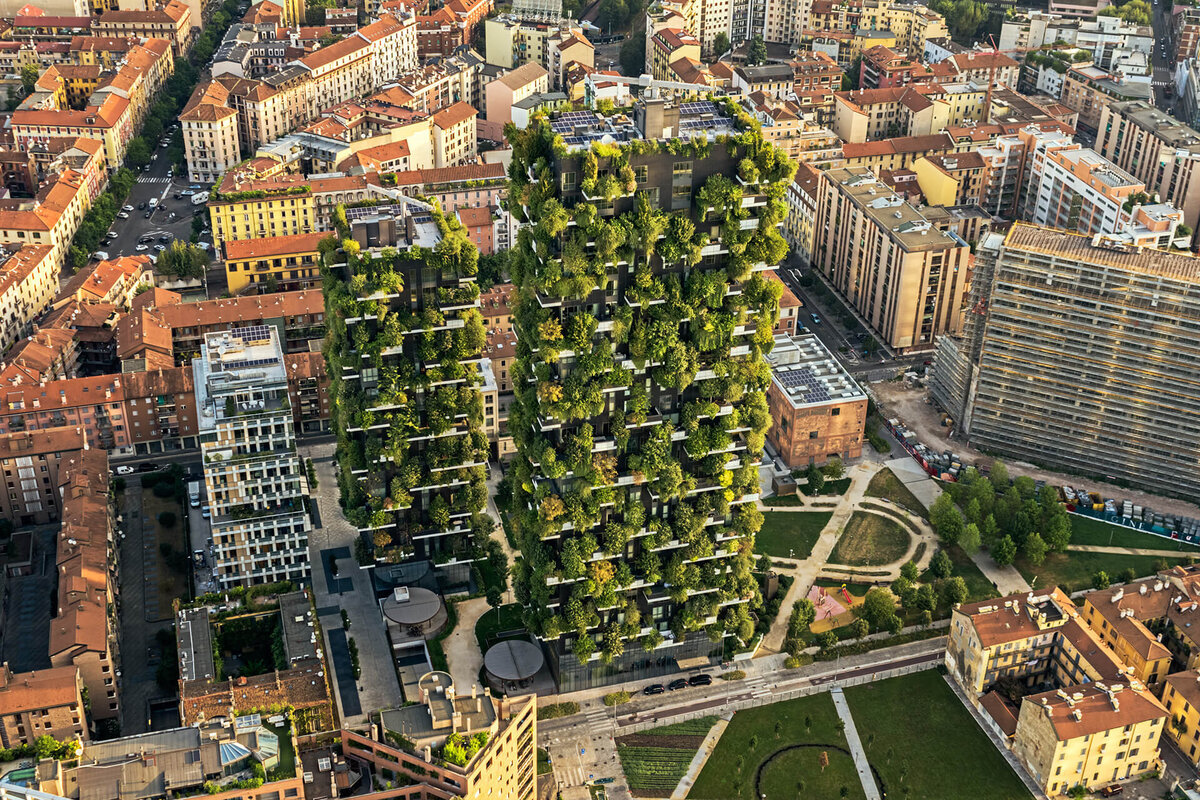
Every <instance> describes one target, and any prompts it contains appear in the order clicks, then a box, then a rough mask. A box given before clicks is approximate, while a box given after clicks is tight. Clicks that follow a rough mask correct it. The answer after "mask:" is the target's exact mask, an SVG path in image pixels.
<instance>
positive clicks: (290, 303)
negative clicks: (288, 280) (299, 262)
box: [158, 289, 325, 328]
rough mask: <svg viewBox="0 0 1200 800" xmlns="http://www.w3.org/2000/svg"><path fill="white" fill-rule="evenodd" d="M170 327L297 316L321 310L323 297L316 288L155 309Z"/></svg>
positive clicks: (321, 311) (320, 312)
mask: <svg viewBox="0 0 1200 800" xmlns="http://www.w3.org/2000/svg"><path fill="white" fill-rule="evenodd" d="M158 311H159V313H160V314H161V315H162V318H163V321H164V322H166V323H167V325H168V326H169V327H171V328H189V327H202V326H206V325H221V324H226V323H230V322H247V321H254V320H260V319H275V318H278V317H300V316H305V315H310V314H324V313H325V298H324V296H323V295H322V294H321V291H320V290H319V289H307V290H305V291H300V292H276V293H274V294H264V295H250V296H246V297H231V298H227V299H222V300H205V301H202V302H199V303H179V304H177V305H171V306H165V307H163V308H160V309H158Z"/></svg>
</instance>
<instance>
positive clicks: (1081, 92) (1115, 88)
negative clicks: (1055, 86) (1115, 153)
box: [1061, 64, 1150, 131]
mask: <svg viewBox="0 0 1200 800" xmlns="http://www.w3.org/2000/svg"><path fill="white" fill-rule="evenodd" d="M1149 99H1150V84H1149V83H1138V82H1135V81H1126V80H1122V79H1121V77H1120V76H1119V75H1115V74H1113V73H1110V72H1108V71H1107V70H1103V69H1100V68H1099V67H1097V66H1094V65H1092V64H1085V65H1083V66H1079V67H1071V68H1070V69H1068V70H1067V72H1066V74H1065V75H1063V88H1062V97H1061V101H1062V104H1063V105H1064V106H1066V107H1067V108H1069V109H1071V110H1072V111H1077V112H1078V113H1079V119H1078V124H1079V127H1081V128H1086V129H1087V130H1092V131H1098V129H1099V127H1100V114H1101V111H1102V110H1103V109H1104V107H1105V106H1106V105H1108V104H1109V103H1111V102H1113V101H1116V102H1121V103H1123V102H1129V101H1134V100H1149Z"/></svg>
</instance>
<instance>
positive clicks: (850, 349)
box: [776, 257, 930, 383]
mask: <svg viewBox="0 0 1200 800" xmlns="http://www.w3.org/2000/svg"><path fill="white" fill-rule="evenodd" d="M776 274H777V275H778V276H779V278H780V279H781V280H782V281H783V283H784V285H785V286H787V287H788V289H790V290H791V291H792V294H794V295H796V297H797V298H798V299H799V300H800V302H801V303H803V304H804V305H803V307H802V308H801V309H800V313H799V314H798V316H797V320H798V325H803V326H804V327H805V328H807V329H808V331H809V333H814V334H816V336H817V338H818V339H820V340H821V343H822V344H823V345H825V347H826V348H827V349H828V350H829V352H831V353H833V354H834V357H835V358H837V360H838V361H839V362H840V363H841V364H842V366H843V367H845V368H846V369H847V370H848V371H849V372H850V374H851V375H853V376H854V377H855V378H857V379H858V380H860V381H863V382H865V383H874V382H877V381H883V380H888V379H889V378H892V377H893V376H895V375H896V373H897V372H898V371H900V370H901V369H913V368H918V369H919V368H921V367H922V366H923V365H924V363H925V362H926V361H927V360H929V358H930V354H919V355H915V356H901V357H899V358H893V357H891V356H889V354H888V353H887V351H886V350H884V349H883V347H882V346H881V347H880V348H879V349H878V350H876V352H875V353H873V354H871V355H870V356H863V355H862V346H863V342H865V341H866V340H867V338H874V335H873V334H872V333H870V332H869V331H867V329H866V328H864V327H863V326H862V325H861V323H860V324H856V326H855V328H854V330H852V331H847V330H846V328H845V327H844V326H843V325H842V323H841V317H842V316H843V314H845V313H846V311H844V310H843V307H842V304H841V303H840V301H837V300H834V301H832V303H836V304H837V305H836V307H834V306H833V305H832V304H831V303H827V302H824V301H822V300H821V299H820V297H819V296H818V295H817V293H816V292H815V291H813V290H812V288H808V289H806V288H804V287H803V286H801V285H800V278H801V276H802V275H807V276H809V277H811V278H812V280H813V281H819V280H821V278H820V277H819V276H817V275H816V274H815V273H814V271H813V270H812V268H811V267H809V266H804V267H801V266H800V263H799V260H798V259H796V258H795V257H792V258H790V259H789V260H788V261H787V262H785V263H784V264H781V265H780V267H779V270H778V271H777V273H776ZM813 314H816V315H817V317H818V318H819V319H820V320H821V321H820V322H819V323H818V322H814V321H813V318H812V315H813ZM877 341H878V340H877ZM843 348H845V351H846V352H843Z"/></svg>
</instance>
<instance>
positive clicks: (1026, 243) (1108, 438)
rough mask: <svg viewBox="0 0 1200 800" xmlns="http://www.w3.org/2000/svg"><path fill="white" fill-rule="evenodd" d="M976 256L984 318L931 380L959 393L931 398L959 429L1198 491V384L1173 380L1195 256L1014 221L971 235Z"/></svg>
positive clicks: (1141, 481)
mask: <svg viewBox="0 0 1200 800" xmlns="http://www.w3.org/2000/svg"><path fill="white" fill-rule="evenodd" d="M979 261H985V262H987V263H988V264H989V267H988V271H989V272H992V273H993V274H992V276H991V278H990V280H986V281H982V282H980V283H978V284H977V286H978V295H977V296H973V297H972V299H971V304H972V306H973V307H979V308H986V321H985V323H984V324H982V325H978V326H976V330H975V331H974V334H973V340H972V341H969V342H957V343H956V345H957V346H958V348H959V349H958V352H957V353H954V352H951V350H952V349H953V348H951V347H948V348H947V349H946V350H945V351H943V350H942V349H940V348H939V352H938V355H937V357H936V358H935V364H934V373H935V376H934V378H935V379H934V383H935V384H937V383H938V381H939V380H940V379H941V377H942V376H946V378H947V381H946V385H947V386H959V387H962V388H965V390H966V391H967V394H963V393H961V392H957V391H955V392H950V391H948V392H947V393H945V394H943V395H942V396H940V397H939V402H941V403H942V404H943V407H945V408H947V409H948V410H950V411H951V413H954V414H955V418H956V419H958V420H960V428H961V430H962V431H963V432H964V433H969V434H970V436H971V441H972V442H973V443H975V444H976V445H978V446H980V447H984V448H986V449H988V450H991V451H993V452H995V453H997V454H1006V455H1010V456H1016V457H1018V458H1027V459H1035V460H1037V461H1038V462H1039V463H1042V464H1053V465H1056V466H1058V467H1060V468H1063V469H1069V470H1073V471H1076V472H1078V473H1080V474H1089V475H1094V474H1103V475H1108V476H1113V478H1114V479H1118V480H1124V481H1128V482H1129V483H1130V484H1131V485H1134V486H1141V487H1146V488H1147V489H1150V490H1152V491H1157V492H1164V493H1168V494H1187V493H1191V492H1195V491H1197V490H1198V489H1200V479H1198V478H1197V474H1196V470H1195V469H1194V468H1193V465H1194V461H1195V453H1196V451H1197V449H1198V448H1200V440H1197V438H1196V436H1195V435H1194V434H1195V432H1196V431H1197V430H1200V429H1198V428H1197V424H1196V423H1197V419H1196V418H1197V415H1198V414H1200V411H1197V409H1198V408H1200V402H1198V401H1200V393H1198V389H1197V387H1196V386H1194V385H1193V384H1192V383H1190V382H1189V381H1187V380H1181V379H1180V378H1179V376H1180V375H1187V374H1189V372H1190V367H1189V366H1188V365H1189V364H1190V363H1191V362H1192V361H1193V360H1195V359H1197V358H1200V351H1198V349H1197V341H1196V337H1195V336H1194V335H1193V334H1192V333H1191V332H1190V321H1189V320H1190V319H1191V317H1192V316H1193V315H1194V314H1195V313H1197V312H1198V311H1200V289H1198V288H1197V287H1198V286H1200V284H1198V283H1197V278H1198V277H1200V261H1197V260H1196V259H1194V258H1192V257H1190V256H1184V255H1178V254H1176V253H1168V252H1164V251H1159V250H1149V249H1146V250H1142V251H1138V250H1137V249H1135V248H1134V247H1132V245H1130V244H1127V243H1125V242H1124V241H1123V240H1122V238H1121V237H1120V236H1117V235H1113V236H1105V235H1096V236H1091V237H1089V236H1083V235H1079V234H1069V233H1063V232H1058V231H1051V230H1046V229H1042V228H1038V227H1035V226H1032V225H1026V224H1023V223H1017V224H1015V225H1014V226H1013V227H1012V228H1011V230H1010V231H1009V233H1008V235H1007V236H1006V237H1004V238H1003V239H1000V238H999V237H989V238H988V239H987V240H986V241H983V242H981V246H980V248H979V251H978V255H977V263H978V262H979ZM1034 285H1036V286H1041V287H1045V289H1044V291H1043V292H1042V293H1038V294H1036V295H1035V294H1031V293H1030V292H1029V291H1028V289H1027V287H1029V286H1034ZM985 298H987V299H988V303H987V304H986V306H985V307H980V306H979V301H981V300H983V299H985ZM1031 332H1036V339H1034V338H1031V336H1030V334H1031ZM954 375H957V376H959V378H957V379H953V378H951V377H950V376H954ZM935 396H938V395H936V394H935Z"/></svg>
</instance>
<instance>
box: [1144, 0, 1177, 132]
mask: <svg viewBox="0 0 1200 800" xmlns="http://www.w3.org/2000/svg"><path fill="white" fill-rule="evenodd" d="M1150 24H1151V26H1152V27H1153V28H1154V41H1155V42H1156V43H1158V42H1162V43H1165V44H1166V45H1167V48H1166V53H1167V54H1166V56H1163V55H1162V50H1161V49H1157V48H1156V49H1152V50H1151V51H1150V63H1151V65H1152V66H1153V67H1154V75H1153V77H1152V81H1153V86H1154V105H1155V106H1157V107H1158V108H1161V109H1165V110H1168V111H1169V110H1172V109H1174V107H1175V100H1174V99H1173V98H1168V97H1167V88H1166V87H1167V86H1168V85H1169V84H1172V83H1174V80H1173V78H1174V71H1175V63H1174V61H1173V56H1172V47H1173V45H1174V43H1175V36H1174V31H1173V30H1172V28H1171V3H1169V2H1168V0H1156V1H1155V3H1154V15H1153V17H1152V18H1151V21H1150Z"/></svg>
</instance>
